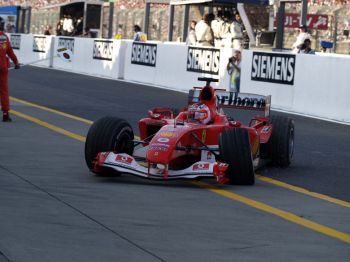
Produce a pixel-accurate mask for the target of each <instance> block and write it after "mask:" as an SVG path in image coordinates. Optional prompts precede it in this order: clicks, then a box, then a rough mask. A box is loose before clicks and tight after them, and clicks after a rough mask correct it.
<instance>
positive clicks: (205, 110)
mask: <svg viewBox="0 0 350 262" xmlns="http://www.w3.org/2000/svg"><path fill="white" fill-rule="evenodd" d="M199 80H202V81H206V85H205V86H204V87H202V88H198V87H195V88H193V90H190V92H189V99H188V106H187V107H186V108H185V109H183V110H182V111H181V112H179V113H175V112H174V110H172V109H169V108H155V109H153V110H152V111H149V113H148V117H147V118H144V119H141V120H140V121H139V133H140V137H139V138H138V137H137V138H138V139H135V136H134V132H133V130H132V127H131V125H130V124H129V123H128V122H127V121H126V120H124V119H121V118H116V117H103V118H101V119H99V120H97V121H96V122H94V123H93V125H92V126H91V127H90V130H89V132H88V135H87V139H86V143H85V160H86V163H87V166H88V168H89V169H90V170H91V171H92V172H93V173H95V174H97V175H106V174H110V173H118V174H122V173H123V174H124V173H128V174H132V175H136V176H139V177H143V178H149V179H157V180H171V179H199V178H207V177H213V178H216V180H217V181H218V182H219V183H222V184H237V185H252V184H254V181H255V170H256V169H257V168H259V167H261V166H262V165H264V164H265V163H266V162H272V163H274V164H276V165H278V166H281V167H287V166H289V165H290V163H291V160H292V157H293V149H294V121H293V120H292V119H291V118H288V117H283V116H272V117H270V104H271V96H261V95H255V94H245V93H233V92H228V91H224V90H219V89H216V90H215V89H214V88H213V87H212V86H211V85H210V82H212V81H215V80H214V79H208V78H201V79H199ZM225 108H236V109H237V108H238V109H244V110H256V111H260V112H261V113H262V114H263V115H262V116H256V117H253V118H252V119H251V121H250V123H249V125H244V124H242V122H240V121H236V120H233V119H231V118H230V117H228V116H227V115H226V114H225V113H224V109H225Z"/></svg>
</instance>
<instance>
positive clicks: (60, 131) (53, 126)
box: [11, 110, 85, 142]
mask: <svg viewBox="0 0 350 262" xmlns="http://www.w3.org/2000/svg"><path fill="white" fill-rule="evenodd" d="M11 113H12V114H14V115H16V116H19V117H21V118H24V119H26V120H28V121H31V122H33V123H35V124H38V125H40V126H43V127H46V128H48V129H50V130H52V131H55V132H57V133H59V134H62V135H65V136H68V137H70V138H73V139H76V140H79V141H81V142H85V137H84V136H80V135H77V134H74V133H72V132H69V131H67V130H65V129H63V128H60V127H58V126H55V125H51V124H49V123H47V122H44V121H41V120H40V119H37V118H34V117H31V116H28V115H26V114H23V113H21V112H18V111H16V110H11Z"/></svg>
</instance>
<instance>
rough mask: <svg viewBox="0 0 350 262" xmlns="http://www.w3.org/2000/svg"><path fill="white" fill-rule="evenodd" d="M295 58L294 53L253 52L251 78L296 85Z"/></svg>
mask: <svg viewBox="0 0 350 262" xmlns="http://www.w3.org/2000/svg"><path fill="white" fill-rule="evenodd" d="M295 59H296V56H295V55H292V54H278V53H263V52H253V58H252V71H251V80H253V81H262V82H270V83H279V84H286V85H294V75H295Z"/></svg>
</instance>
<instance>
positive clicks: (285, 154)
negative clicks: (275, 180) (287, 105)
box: [267, 116, 294, 167]
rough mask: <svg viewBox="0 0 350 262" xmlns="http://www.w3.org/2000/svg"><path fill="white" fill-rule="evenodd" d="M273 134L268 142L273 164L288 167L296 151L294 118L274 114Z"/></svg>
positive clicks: (272, 122) (272, 121)
mask: <svg viewBox="0 0 350 262" xmlns="http://www.w3.org/2000/svg"><path fill="white" fill-rule="evenodd" d="M270 123H271V124H272V135H271V138H270V140H269V142H268V144H267V148H268V153H269V155H270V158H271V160H272V162H273V164H275V165H277V166H279V167H288V166H289V165H290V164H291V162H292V158H293V153H294V120H293V119H292V118H290V117H285V116H272V117H271V120H270Z"/></svg>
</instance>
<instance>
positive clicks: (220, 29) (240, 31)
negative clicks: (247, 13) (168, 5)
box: [186, 10, 249, 49]
mask: <svg viewBox="0 0 350 262" xmlns="http://www.w3.org/2000/svg"><path fill="white" fill-rule="evenodd" d="M247 39H248V36H247V35H246V32H245V29H244V26H243V22H242V19H241V16H240V15H239V13H238V12H235V13H232V12H230V11H224V10H218V11H217V14H216V16H215V15H214V14H212V13H208V14H205V15H204V16H203V18H202V20H200V21H199V22H198V23H197V22H196V21H194V20H193V21H191V25H190V31H189V34H188V37H187V41H186V43H187V44H188V45H196V46H215V47H218V48H220V47H230V48H234V49H242V48H244V47H247V46H245V44H244V43H246V42H247ZM248 45H249V44H248Z"/></svg>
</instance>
